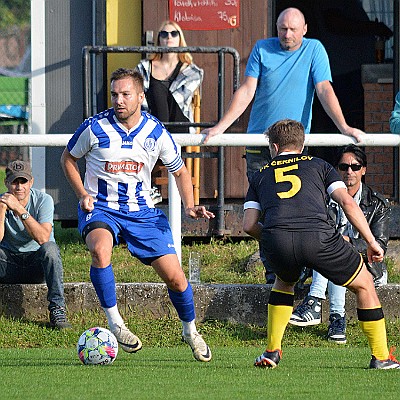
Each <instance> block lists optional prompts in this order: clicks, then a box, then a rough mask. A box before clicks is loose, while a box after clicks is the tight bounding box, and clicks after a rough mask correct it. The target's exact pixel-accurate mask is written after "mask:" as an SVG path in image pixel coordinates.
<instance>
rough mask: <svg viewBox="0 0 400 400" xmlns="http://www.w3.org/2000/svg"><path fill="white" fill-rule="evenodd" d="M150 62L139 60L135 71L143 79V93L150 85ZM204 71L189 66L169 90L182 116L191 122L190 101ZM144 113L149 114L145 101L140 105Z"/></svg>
mask: <svg viewBox="0 0 400 400" xmlns="http://www.w3.org/2000/svg"><path fill="white" fill-rule="evenodd" d="M150 68H151V62H150V61H149V60H141V61H140V63H139V64H138V66H137V67H136V69H137V70H138V71H139V72H140V73H141V74H142V75H143V78H144V92H145V93H146V91H147V90H148V88H149V85H150V74H151V70H150ZM203 76H204V71H203V70H202V69H201V68H199V67H198V66H197V65H196V64H193V63H192V64H189V65H188V66H187V67H186V68H185V69H184V70H183V71H181V72H180V73H179V75H178V76H177V78H176V79H175V80H174V81H173V82H172V84H171V86H170V88H169V90H170V92H171V93H172V95H173V96H174V99H175V101H176V102H177V103H178V105H179V107H180V108H181V110H182V112H183V114H184V115H185V116H186V117H187V118H188V119H189V121H191V122H193V109H192V99H193V95H194V92H195V91H196V89H197V88H198V87H199V86H200V85H201V83H202V81H203ZM142 109H143V110H144V111H147V112H150V113H151V110H149V106H148V104H147V100H146V99H145V100H144V102H143V104H142Z"/></svg>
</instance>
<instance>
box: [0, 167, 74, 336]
mask: <svg viewBox="0 0 400 400" xmlns="http://www.w3.org/2000/svg"><path fill="white" fill-rule="evenodd" d="M4 182H5V185H6V186H7V189H8V192H7V193H3V194H2V195H1V196H0V283H7V284H16V283H43V282H44V281H45V282H46V284H47V288H48V294H47V300H48V301H49V311H50V326H51V327H52V328H57V329H65V328H70V327H71V324H70V323H69V322H68V320H67V317H66V315H65V301H64V284H63V266H62V261H61V255H60V250H59V248H58V246H57V245H56V243H55V240H54V232H53V214H54V203H53V199H52V198H51V196H49V195H48V194H46V193H43V192H41V191H39V190H37V189H33V188H32V185H33V176H32V172H31V167H30V165H29V164H28V163H27V162H24V161H12V162H11V163H9V164H8V166H7V169H6V178H5V181H4Z"/></svg>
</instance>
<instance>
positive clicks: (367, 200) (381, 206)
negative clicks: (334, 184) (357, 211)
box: [328, 184, 391, 279]
mask: <svg viewBox="0 0 400 400" xmlns="http://www.w3.org/2000/svg"><path fill="white" fill-rule="evenodd" d="M360 208H361V210H362V212H363V213H364V215H365V218H366V220H367V222H368V224H369V227H370V229H371V232H372V234H373V235H374V237H375V239H376V241H377V242H378V243H379V245H380V246H381V247H382V249H383V251H384V252H385V253H386V250H387V245H388V241H389V220H390V212H391V210H390V205H389V202H388V201H387V200H386V199H385V198H384V197H383V196H382V195H381V194H380V193H377V192H375V191H373V190H372V189H371V188H370V187H369V186H367V185H365V184H363V185H362V192H361V200H360ZM328 213H329V215H330V216H331V218H332V219H333V221H336V216H337V213H338V205H337V204H336V203H330V204H329V205H328ZM350 243H351V244H352V245H353V246H354V247H355V249H356V250H357V251H358V252H359V253H361V254H362V256H363V258H364V262H365V264H366V266H367V268H368V270H369V271H370V272H371V274H372V276H373V277H374V279H379V278H380V277H382V273H383V270H384V269H386V265H385V264H384V263H372V264H370V263H368V258H367V244H366V242H365V240H364V239H363V238H361V237H358V238H350Z"/></svg>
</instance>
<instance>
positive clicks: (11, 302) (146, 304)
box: [0, 282, 400, 326]
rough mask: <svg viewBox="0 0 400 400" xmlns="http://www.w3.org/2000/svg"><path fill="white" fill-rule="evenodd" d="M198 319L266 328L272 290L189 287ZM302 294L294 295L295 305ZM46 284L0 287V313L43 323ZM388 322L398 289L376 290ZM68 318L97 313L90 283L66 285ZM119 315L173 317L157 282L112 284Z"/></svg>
mask: <svg viewBox="0 0 400 400" xmlns="http://www.w3.org/2000/svg"><path fill="white" fill-rule="evenodd" d="M193 291H194V296H195V305H196V314H197V319H198V320H206V319H216V320H223V321H230V322H232V323H244V324H255V325H260V326H262V325H265V323H266V320H267V302H268V297H269V294H270V291H271V285H207V284H205V285H203V284H201V285H193ZM306 293H307V289H305V290H303V291H299V292H297V293H296V304H297V303H298V302H300V301H301V300H302V299H303V297H304V295H305V294H306ZM46 295H47V288H46V285H44V284H40V285H33V284H32V285H0V314H3V315H6V316H12V317H16V318H27V319H29V318H32V317H36V316H38V315H39V316H42V317H44V318H47V301H46ZM378 295H379V297H380V299H381V302H382V306H383V308H384V311H385V316H386V318H387V319H388V320H390V319H394V318H398V317H399V316H400V285H394V284H390V285H386V286H384V287H381V288H379V289H378ZM65 297H66V302H67V307H68V312H69V313H74V312H79V311H84V310H99V309H100V305H99V303H98V300H97V296H96V293H95V291H94V289H93V286H92V284H91V283H87V282H83V283H67V284H65ZM117 297H118V304H119V308H120V311H121V312H123V313H124V314H125V315H127V314H129V313H130V312H132V311H136V312H139V313H141V314H143V315H146V316H148V317H153V318H161V317H171V316H172V317H175V316H176V312H175V310H174V308H173V307H172V305H171V303H170V301H169V297H168V292H167V288H166V286H165V285H164V284H162V283H123V284H117ZM322 309H323V320H324V321H327V319H328V318H329V313H328V310H329V305H328V304H327V302H326V301H324V302H323V305H322ZM355 309H356V308H355V296H354V295H353V294H352V293H350V292H347V299H346V312H347V316H348V319H350V320H351V319H354V318H356V312H355Z"/></svg>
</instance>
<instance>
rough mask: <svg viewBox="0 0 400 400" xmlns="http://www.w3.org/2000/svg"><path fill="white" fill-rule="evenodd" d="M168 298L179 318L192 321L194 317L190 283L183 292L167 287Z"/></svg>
mask: <svg viewBox="0 0 400 400" xmlns="http://www.w3.org/2000/svg"><path fill="white" fill-rule="evenodd" d="M168 294H169V298H170V299H171V301H172V304H173V305H174V307H175V309H176V311H177V312H178V316H179V319H180V320H181V321H184V322H190V321H193V320H194V319H195V318H196V314H195V311H194V301H193V290H192V286H190V283H188V287H187V288H186V290H185V291H184V292H173V291H172V290H170V289H168Z"/></svg>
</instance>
